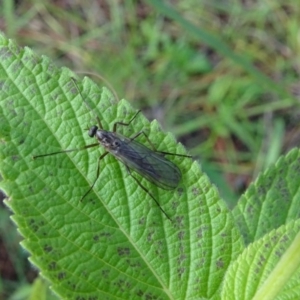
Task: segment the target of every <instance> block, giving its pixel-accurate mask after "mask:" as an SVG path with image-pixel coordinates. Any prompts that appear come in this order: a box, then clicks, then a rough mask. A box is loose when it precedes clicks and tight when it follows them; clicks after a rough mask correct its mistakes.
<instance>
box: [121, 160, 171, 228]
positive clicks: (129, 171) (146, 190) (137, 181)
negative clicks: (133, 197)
mask: <svg viewBox="0 0 300 300" xmlns="http://www.w3.org/2000/svg"><path fill="white" fill-rule="evenodd" d="M125 167H126V169H127V172H128V173H129V175H130V176H131V177H132V178H133V179H134V180H135V181H136V183H137V184H138V185H139V186H140V187H141V188H142V189H143V190H144V191H145V192H146V193H147V194H148V195H149V196H150V197H151V198H152V199H153V200H154V202H155V203H156V205H157V206H158V207H159V209H160V210H161V212H162V213H163V214H164V215H165V216H166V217H167V219H169V220H170V221H171V222H172V220H171V218H170V217H169V216H168V215H167V213H166V212H165V211H164V210H163V208H162V207H161V206H160V204H159V203H158V201H157V200H156V199H155V198H154V196H153V195H152V194H151V193H150V192H149V190H148V189H146V188H145V187H144V186H143V185H142V184H141V183H140V181H139V180H138V179H137V178H136V177H134V176H133V175H132V173H131V170H130V169H129V167H128V166H127V165H125Z"/></svg>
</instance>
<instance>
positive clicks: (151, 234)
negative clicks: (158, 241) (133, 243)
mask: <svg viewBox="0 0 300 300" xmlns="http://www.w3.org/2000/svg"><path fill="white" fill-rule="evenodd" d="M153 234H154V231H151V232H149V233H148V235H147V241H148V242H149V243H151V242H152V237H153Z"/></svg>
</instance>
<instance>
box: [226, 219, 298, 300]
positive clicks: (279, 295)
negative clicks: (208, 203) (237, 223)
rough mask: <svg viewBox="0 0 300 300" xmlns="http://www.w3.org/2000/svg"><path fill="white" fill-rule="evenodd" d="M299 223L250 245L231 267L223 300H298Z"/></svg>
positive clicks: (290, 224) (283, 226)
mask: <svg viewBox="0 0 300 300" xmlns="http://www.w3.org/2000/svg"><path fill="white" fill-rule="evenodd" d="M299 230H300V220H297V221H291V222H290V223H289V224H287V225H282V226H281V227H280V228H278V229H276V230H273V231H271V232H270V233H269V234H266V235H265V236H264V237H263V238H261V239H258V240H257V241H256V242H254V243H253V244H251V245H249V247H247V248H246V249H245V250H244V252H243V253H242V254H241V255H240V256H239V258H238V259H237V260H236V261H235V262H234V263H233V264H231V266H230V267H229V270H228V272H227V274H226V277H225V280H224V283H225V284H224V289H223V291H222V299H243V300H247V299H249V300H250V299H253V300H254V299H255V300H259V299H264V300H272V299H278V300H279V299H299V294H300V286H299V278H300V268H299V266H300V256H299V251H300V233H299Z"/></svg>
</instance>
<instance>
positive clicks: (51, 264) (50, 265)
mask: <svg viewBox="0 0 300 300" xmlns="http://www.w3.org/2000/svg"><path fill="white" fill-rule="evenodd" d="M48 268H49V270H55V269H56V262H55V261H52V262H51V263H50V264H49V265H48Z"/></svg>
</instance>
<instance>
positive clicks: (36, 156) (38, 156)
mask: <svg viewBox="0 0 300 300" xmlns="http://www.w3.org/2000/svg"><path fill="white" fill-rule="evenodd" d="M96 146H99V143H94V144H90V145H86V146H84V147H81V148H74V149H67V150H62V151H57V152H52V153H46V154H41V155H34V156H32V158H33V159H36V158H40V157H45V156H51V155H55V154H60V153H66V152H72V151H80V150H84V149H88V148H92V147H96Z"/></svg>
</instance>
